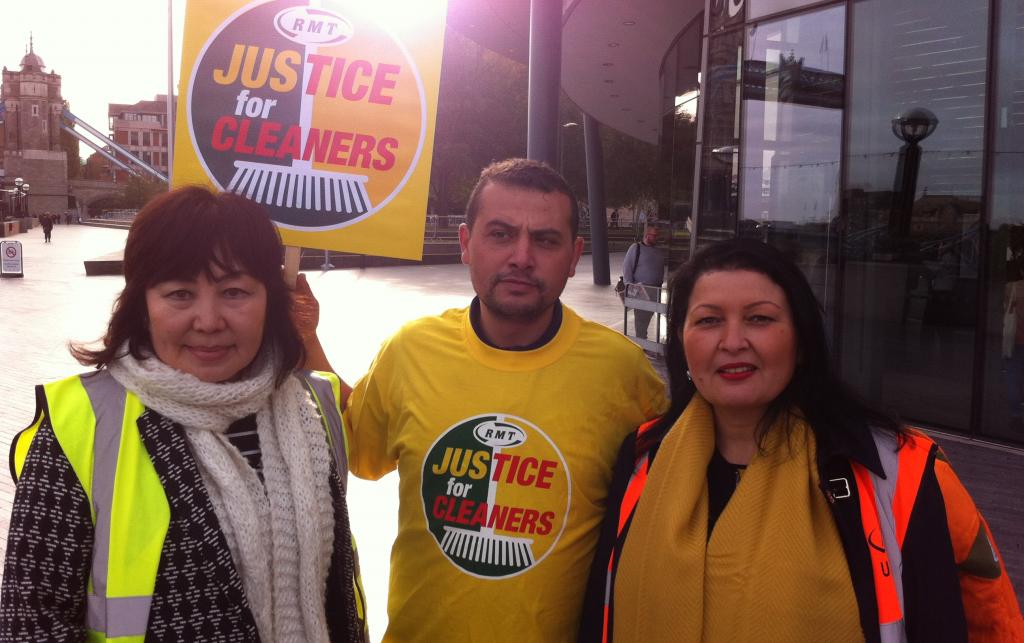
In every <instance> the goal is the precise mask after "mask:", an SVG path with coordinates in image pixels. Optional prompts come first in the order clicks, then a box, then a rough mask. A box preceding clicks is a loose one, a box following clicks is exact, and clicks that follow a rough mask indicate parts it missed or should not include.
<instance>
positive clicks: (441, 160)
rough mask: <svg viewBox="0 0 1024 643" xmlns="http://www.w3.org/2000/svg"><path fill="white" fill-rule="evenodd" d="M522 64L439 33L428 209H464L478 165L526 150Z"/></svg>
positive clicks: (459, 37)
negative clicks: (441, 46) (441, 41)
mask: <svg viewBox="0 0 1024 643" xmlns="http://www.w3.org/2000/svg"><path fill="white" fill-rule="evenodd" d="M526 95H527V78H526V67H524V66H523V65H521V64H519V63H516V62H513V61H511V60H509V59H507V58H505V57H503V56H500V55H498V54H496V53H494V52H492V51H490V50H488V49H485V48H483V47H481V46H480V45H477V44H476V43H474V42H473V41H471V40H469V39H468V38H466V37H465V36H462V35H461V34H459V33H458V32H456V31H454V30H452V29H449V30H448V31H447V32H446V34H445V43H444V58H443V63H442V66H441V89H440V94H439V96H438V105H437V127H436V132H435V136H434V155H433V161H432V167H431V174H430V210H431V211H432V212H436V213H438V214H458V213H461V212H462V211H463V210H464V209H465V204H466V201H467V200H468V198H469V193H470V191H471V190H472V189H473V185H474V184H475V183H476V180H477V177H478V176H479V175H480V170H481V169H483V167H484V166H486V165H488V164H489V163H491V162H492V161H498V160H501V159H505V158H509V157H512V156H524V155H525V154H526V111H527V110H526Z"/></svg>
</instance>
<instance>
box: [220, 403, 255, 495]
mask: <svg viewBox="0 0 1024 643" xmlns="http://www.w3.org/2000/svg"><path fill="white" fill-rule="evenodd" d="M224 436H225V437H226V438H227V439H228V442H230V443H231V446H233V447H235V448H236V449H238V452H239V453H241V454H242V457H243V458H245V460H246V462H248V463H249V466H250V467H252V468H253V469H255V470H256V473H258V474H259V476H260V480H262V479H263V452H262V451H260V436H259V434H257V433H256V416H255V415H247V416H245V417H244V418H242V419H241V420H235V421H234V422H232V423H231V426H229V427H228V430H227V431H225V432H224Z"/></svg>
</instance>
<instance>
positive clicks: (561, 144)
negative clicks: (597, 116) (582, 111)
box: [558, 121, 579, 178]
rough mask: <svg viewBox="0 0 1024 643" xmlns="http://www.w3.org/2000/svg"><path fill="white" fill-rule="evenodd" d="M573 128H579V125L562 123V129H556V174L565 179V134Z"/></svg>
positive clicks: (570, 122)
mask: <svg viewBox="0 0 1024 643" xmlns="http://www.w3.org/2000/svg"><path fill="white" fill-rule="evenodd" d="M573 127H579V123H574V122H572V121H569V122H568V123H562V127H560V128H559V129H558V173H559V174H561V175H562V177H563V178H564V177H565V158H564V156H565V132H566V130H569V129H571V128H573Z"/></svg>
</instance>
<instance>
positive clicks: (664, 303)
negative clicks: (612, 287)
mask: <svg viewBox="0 0 1024 643" xmlns="http://www.w3.org/2000/svg"><path fill="white" fill-rule="evenodd" d="M639 293H643V296H642V297H641V296H635V295H638V294H639ZM622 303H623V310H622V334H623V335H625V336H626V337H629V338H630V339H631V340H633V341H634V342H635V343H637V344H639V345H640V347H641V348H643V349H644V350H645V351H648V352H651V353H654V354H656V355H659V356H664V355H665V341H664V340H667V336H666V333H663V332H662V331H663V330H664V329H663V328H662V323H663V320H664V319H665V318H666V317H667V316H668V289H667V288H663V287H660V286H646V285H644V284H626V297H625V299H623V301H622ZM636 310H646V311H648V312H651V313H654V314H653V316H652V318H651V320H650V321H649V322H648V331H647V337H646V338H644V337H638V336H637V333H636V330H637V329H636V324H635V322H634V323H633V324H632V330H633V332H632V334H631V333H630V332H629V331H630V317H633V318H634V320H635V319H636V316H635V315H630V314H629V313H630V311H636ZM652 323H653V326H654V329H653V335H654V339H653V340H652V339H650V337H651V334H652V331H651V328H650V327H651V325H652Z"/></svg>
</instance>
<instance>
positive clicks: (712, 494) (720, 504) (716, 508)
mask: <svg viewBox="0 0 1024 643" xmlns="http://www.w3.org/2000/svg"><path fill="white" fill-rule="evenodd" d="M746 468H747V465H745V464H733V463H731V462H729V461H728V460H726V459H725V458H723V457H722V454H721V453H719V452H718V449H715V453H714V454H713V455H712V456H711V462H708V539H709V540H710V539H711V531H712V530H713V529H714V528H715V523H716V522H718V517H719V516H721V515H722V512H723V511H725V506H726V505H727V504H729V499H730V498H732V492H733V491H736V487H737V486H739V484H740V478H741V477H742V476H743V471H744V470H746Z"/></svg>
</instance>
